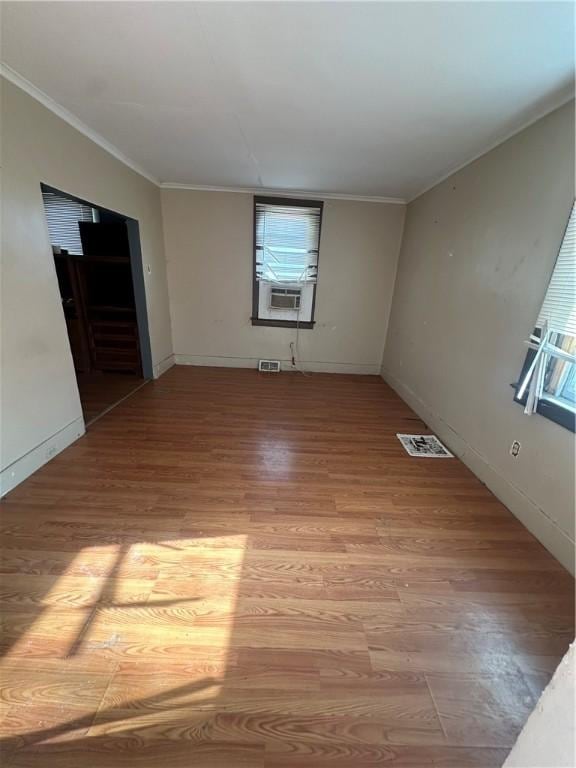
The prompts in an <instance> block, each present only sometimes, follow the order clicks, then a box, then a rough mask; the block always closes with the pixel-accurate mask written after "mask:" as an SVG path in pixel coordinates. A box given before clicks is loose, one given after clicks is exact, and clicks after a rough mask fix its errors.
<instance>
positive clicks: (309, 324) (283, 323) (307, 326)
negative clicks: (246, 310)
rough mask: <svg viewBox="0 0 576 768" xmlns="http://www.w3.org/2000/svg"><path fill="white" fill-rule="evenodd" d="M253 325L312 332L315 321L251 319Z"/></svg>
mask: <svg viewBox="0 0 576 768" xmlns="http://www.w3.org/2000/svg"><path fill="white" fill-rule="evenodd" d="M250 320H251V322H252V325H262V326H265V327H268V328H300V330H312V329H313V328H314V325H315V323H314V320H307V321H304V320H301V321H300V322H299V323H298V322H296V320H267V319H261V318H259V317H251V318H250Z"/></svg>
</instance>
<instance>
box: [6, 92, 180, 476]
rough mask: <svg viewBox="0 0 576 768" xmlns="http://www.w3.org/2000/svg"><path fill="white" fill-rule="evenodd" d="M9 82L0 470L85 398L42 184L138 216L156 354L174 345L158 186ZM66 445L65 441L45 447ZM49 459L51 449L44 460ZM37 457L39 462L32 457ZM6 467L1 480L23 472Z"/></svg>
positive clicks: (70, 418)
mask: <svg viewBox="0 0 576 768" xmlns="http://www.w3.org/2000/svg"><path fill="white" fill-rule="evenodd" d="M1 84H2V165H3V167H2V185H3V190H2V192H3V194H2V307H1V310H2V382H1V383H2V427H1V433H2V434H1V437H2V451H1V453H2V455H1V461H2V464H1V466H2V468H6V467H7V466H9V465H11V464H13V462H16V461H17V460H19V459H21V458H22V457H24V456H25V455H27V454H28V453H29V452H31V451H32V452H33V451H34V450H35V449H37V448H38V446H39V445H40V444H43V443H44V442H45V441H50V440H51V439H52V438H54V436H55V435H57V434H60V433H61V432H62V431H63V434H64V435H65V436H66V439H67V437H69V436H70V435H68V433H67V432H66V430H67V429H68V428H69V427H70V425H73V426H72V427H70V428H71V429H72V430H73V431H74V432H75V435H74V436H76V434H77V433H78V432H79V431H80V432H81V431H82V429H83V425H82V421H81V410H80V401H79V398H78V391H77V387H76V380H75V376H74V369H73V365H72V358H71V354H70V348H69V344H68V338H67V335H66V327H65V323H64V316H63V313H62V308H61V305H60V297H59V291H58V284H57V281H56V274H55V269H54V260H53V258H52V252H51V248H50V242H49V238H48V230H47V226H46V221H45V217H44V209H43V205H42V195H41V191H40V182H45V183H47V184H50V185H52V186H54V187H57V188H58V189H61V190H64V191H66V192H69V193H71V194H73V195H76V196H78V197H81V198H83V199H85V200H88V201H89V202H92V203H95V204H97V205H101V206H104V207H106V208H110V209H112V210H115V211H118V212H120V213H123V214H126V215H128V216H131V217H133V218H135V219H137V220H138V222H139V224H140V235H141V242H142V255H143V260H144V263H145V264H149V265H150V267H151V274H150V275H148V274H146V275H145V280H146V299H147V307H148V321H149V325H150V336H151V346H152V359H153V363H154V365H155V366H158V365H159V364H160V363H161V361H162V360H164V358H166V357H167V356H169V355H170V354H171V352H172V342H171V335H170V316H169V310H168V293H167V286H166V274H165V260H164V244H163V235H162V221H161V210H160V191H159V189H158V187H156V186H155V185H154V184H152V183H150V182H149V181H147V180H146V179H145V178H143V177H142V176H140V175H139V174H137V173H135V172H134V171H132V170H130V169H129V168H127V167H126V166H125V165H123V164H122V163H121V162H119V161H118V160H116V159H115V158H114V157H112V156H111V155H110V154H108V153H107V152H105V151H104V150H103V149H101V148H100V147H99V146H97V145H96V144H95V143H94V142H92V141H90V140H89V139H88V138H86V137H85V136H83V135H82V134H80V133H79V132H78V131H77V130H75V129H74V128H72V127H71V126H70V125H68V124H67V123H65V122H63V121H62V120H61V119H60V118H59V117H57V116H56V115H54V114H53V113H52V112H50V111H49V110H48V109H46V108H45V107H44V106H42V105H41V104H40V103H38V102H37V101H35V100H34V99H32V98H31V97H30V96H28V95H27V94H25V93H24V92H23V91H21V90H20V89H19V88H16V87H15V86H14V85H12V84H11V83H8V82H7V81H5V80H2V81H1ZM54 447H55V449H56V450H59V449H60V448H61V447H63V446H62V445H58V444H56V445H55V446H52V445H51V444H50V443H48V448H47V449H46V451H48V450H52V448H54ZM45 458H46V457H44V459H45ZM34 464H35V465H37V464H38V462H37V461H36V462H33V465H34ZM14 471H15V475H14V477H13V478H12V477H11V473H9V474H8V475H6V474H4V475H3V478H2V479H3V481H5V483H4V488H6V486H7V485H8V486H10V485H12V484H14V482H15V481H18V480H19V479H22V478H21V477H19V470H14Z"/></svg>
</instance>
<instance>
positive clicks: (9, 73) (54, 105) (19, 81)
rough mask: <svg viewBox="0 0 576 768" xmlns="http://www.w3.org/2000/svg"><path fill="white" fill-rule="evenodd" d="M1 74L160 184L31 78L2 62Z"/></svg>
mask: <svg viewBox="0 0 576 768" xmlns="http://www.w3.org/2000/svg"><path fill="white" fill-rule="evenodd" d="M0 75H2V77H4V78H5V79H6V80H8V81H9V82H11V83H12V84H13V85H16V86H17V87H18V88H20V89H21V90H22V91H24V92H25V93H27V94H28V95H29V96H32V98H33V99H35V100H36V101H39V102H40V104H42V105H43V106H44V107H46V109H49V110H50V112H53V113H54V114H55V115H57V116H58V117H59V118H61V119H62V120H64V122H66V123H68V125H71V126H72V128H75V129H76V130H77V131H79V132H80V133H82V134H83V135H84V136H86V138H88V139H90V141H93V142H94V144H97V145H98V146H99V147H101V148H102V149H104V150H105V151H106V152H108V154H110V155H112V157H115V158H116V160H119V161H120V162H121V163H123V164H124V165H126V166H127V167H128V168H130V169H131V170H132V171H135V172H136V173H138V174H140V176H143V177H144V178H145V179H148V181H151V182H152V183H153V184H156V185H157V186H158V179H156V178H154V176H152V174H150V173H148V171H146V170H145V169H144V168H142V166H141V165H138V163H135V162H134V160H131V159H130V158H129V157H127V156H126V155H125V154H124V153H123V152H121V151H120V150H119V149H118V148H117V147H115V146H114V144H111V143H110V142H109V141H108V140H107V139H105V138H104V137H103V136H100V134H99V133H97V132H96V131H94V130H92V128H90V127H89V126H87V125H86V123H83V122H82V120H80V119H79V118H77V117H76V116H75V115H73V114H72V113H71V112H69V111H68V110H67V109H66V108H65V107H62V106H61V105H60V104H58V102H57V101H54V99H53V98H51V97H50V96H48V94H47V93H44V91H41V90H40V88H37V87H36V86H35V85H34V84H33V83H31V82H30V81H29V80H26V78H25V77H22V75H19V74H18V72H16V71H15V70H14V69H12V67H9V66H8V65H7V64H4V63H0Z"/></svg>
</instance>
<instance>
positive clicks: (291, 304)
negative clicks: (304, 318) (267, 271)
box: [270, 288, 302, 311]
mask: <svg viewBox="0 0 576 768" xmlns="http://www.w3.org/2000/svg"><path fill="white" fill-rule="evenodd" d="M301 294H302V291H301V290H300V288H271V290H270V309H286V310H290V309H292V310H296V311H297V310H299V309H300V297H301Z"/></svg>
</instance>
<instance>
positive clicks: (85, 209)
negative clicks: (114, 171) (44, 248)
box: [42, 189, 95, 255]
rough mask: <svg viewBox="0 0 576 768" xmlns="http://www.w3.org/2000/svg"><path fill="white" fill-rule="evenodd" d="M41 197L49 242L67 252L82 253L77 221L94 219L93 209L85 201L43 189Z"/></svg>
mask: <svg viewBox="0 0 576 768" xmlns="http://www.w3.org/2000/svg"><path fill="white" fill-rule="evenodd" d="M42 198H43V200H44V210H45V211H46V220H47V222H48V232H49V233H50V243H51V244H52V245H56V246H59V247H60V248H65V249H66V250H67V251H68V253H73V254H75V255H83V251H82V242H81V240H80V228H79V227H78V222H79V221H94V220H95V218H94V209H93V208H92V207H91V206H90V205H87V204H86V203H81V202H79V201H78V200H71V199H70V198H68V197H65V196H64V195H59V194H57V193H56V192H50V191H48V190H45V189H43V190H42Z"/></svg>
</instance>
